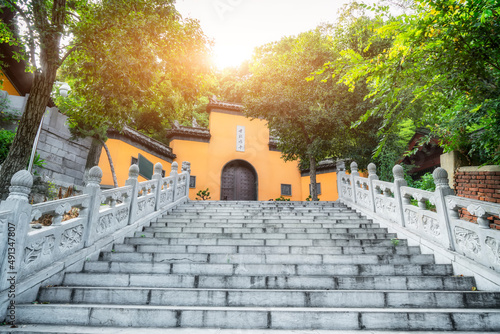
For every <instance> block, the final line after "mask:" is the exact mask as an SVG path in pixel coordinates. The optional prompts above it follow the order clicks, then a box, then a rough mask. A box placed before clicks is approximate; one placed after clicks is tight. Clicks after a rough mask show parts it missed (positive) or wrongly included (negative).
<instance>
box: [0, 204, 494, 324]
mask: <svg viewBox="0 0 500 334" xmlns="http://www.w3.org/2000/svg"><path fill="white" fill-rule="evenodd" d="M396 237H397V236H396V235H395V234H391V233H388V232H387V230H386V229H384V228H380V227H379V226H378V225H377V224H374V223H372V221H370V220H368V219H364V218H362V217H360V216H359V214H357V213H356V212H354V211H352V210H350V209H349V208H347V207H345V206H343V205H341V204H338V203H332V202H319V203H310V202H296V203H294V202H190V203H187V204H184V205H182V206H180V207H178V208H177V209H175V210H174V211H173V212H172V213H170V214H169V215H165V216H164V217H163V218H160V219H158V220H157V221H155V222H152V223H151V224H150V227H147V228H145V229H144V231H141V232H137V233H136V234H135V235H134V236H133V237H130V238H127V239H126V240H125V242H124V243H123V244H116V245H115V246H114V249H113V250H112V251H111V252H105V253H102V254H101V257H100V259H99V261H88V262H86V263H85V265H84V269H83V271H82V272H78V273H66V275H65V277H64V280H63V283H62V286H56V287H43V288H41V289H40V291H39V295H38V304H24V305H18V306H17V320H18V323H20V324H23V325H20V328H19V329H17V330H13V331H30V332H37V333H42V332H43V333H46V332H52V333H61V332H65V333H66V332H67V333H115V332H116V333H125V332H127V333H128V332H129V331H127V329H126V328H127V327H134V328H132V329H129V330H130V333H150V332H151V333H153V332H154V333H174V332H175V333H181V332H182V333H223V332H224V333H225V332H226V331H225V330H224V329H228V330H227V333H247V332H248V333H257V330H259V331H258V333H264V332H268V331H270V329H272V330H284V331H279V332H280V333H281V332H282V333H290V332H293V333H323V330H326V331H325V332H328V333H333V332H337V331H338V332H342V333H348V332H349V331H351V330H352V331H358V330H370V332H371V333H378V332H379V331H380V333H382V332H386V331H417V330H419V331H470V332H473V331H474V332H477V333H484V332H488V331H500V310H499V308H500V293H498V292H482V291H472V288H473V287H474V286H475V282H474V279H473V278H471V277H461V276H454V275H453V272H452V267H451V266H450V265H443V264H435V263H434V258H433V256H432V255H424V254H421V253H420V249H419V247H410V246H408V245H407V242H406V241H405V240H397V239H395V238H396ZM145 328H149V329H145ZM165 328H171V329H169V330H167V329H165ZM182 328H189V329H182ZM235 329H238V330H237V331H236V330H235ZM251 329H253V331H252V330H251ZM1 330H2V329H0V331H1ZM3 330H5V328H3ZM312 330H314V331H312Z"/></svg>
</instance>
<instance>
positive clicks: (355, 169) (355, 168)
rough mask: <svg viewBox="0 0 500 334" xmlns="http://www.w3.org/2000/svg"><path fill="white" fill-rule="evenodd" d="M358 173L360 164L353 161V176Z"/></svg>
mask: <svg viewBox="0 0 500 334" xmlns="http://www.w3.org/2000/svg"><path fill="white" fill-rule="evenodd" d="M357 172H358V164H357V163H356V162H355V161H353V162H351V174H354V173H357Z"/></svg>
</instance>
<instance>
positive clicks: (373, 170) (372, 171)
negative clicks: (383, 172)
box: [368, 162, 377, 176]
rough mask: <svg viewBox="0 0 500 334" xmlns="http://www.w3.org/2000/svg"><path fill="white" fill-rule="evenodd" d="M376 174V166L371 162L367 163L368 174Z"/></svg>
mask: <svg viewBox="0 0 500 334" xmlns="http://www.w3.org/2000/svg"><path fill="white" fill-rule="evenodd" d="M372 175H377V166H376V165H375V164H374V163H373V162H371V163H370V164H368V176H372Z"/></svg>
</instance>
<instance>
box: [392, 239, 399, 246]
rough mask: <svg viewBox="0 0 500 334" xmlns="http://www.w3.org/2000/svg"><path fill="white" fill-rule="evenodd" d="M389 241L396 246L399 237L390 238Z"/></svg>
mask: <svg viewBox="0 0 500 334" xmlns="http://www.w3.org/2000/svg"><path fill="white" fill-rule="evenodd" d="M391 243H392V245H393V246H398V245H399V239H396V238H393V239H391Z"/></svg>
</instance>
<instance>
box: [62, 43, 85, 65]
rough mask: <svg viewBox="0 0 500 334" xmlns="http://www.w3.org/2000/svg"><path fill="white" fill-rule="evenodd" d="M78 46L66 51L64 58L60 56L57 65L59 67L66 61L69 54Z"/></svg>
mask: <svg viewBox="0 0 500 334" xmlns="http://www.w3.org/2000/svg"><path fill="white" fill-rule="evenodd" d="M78 46H80V45H79V44H77V45H73V46H72V47H71V48H70V49H69V50H68V51H66V53H65V54H64V56H62V58H61V60H60V61H59V65H61V64H62V63H64V61H65V60H66V58H68V57H69V55H70V54H71V53H73V51H75V50H76V49H77V48H78Z"/></svg>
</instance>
